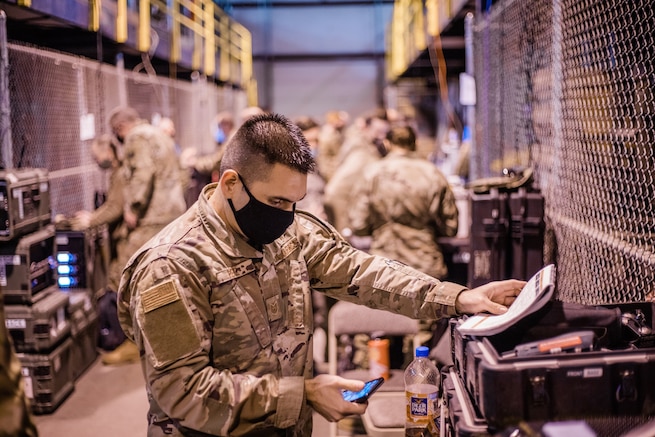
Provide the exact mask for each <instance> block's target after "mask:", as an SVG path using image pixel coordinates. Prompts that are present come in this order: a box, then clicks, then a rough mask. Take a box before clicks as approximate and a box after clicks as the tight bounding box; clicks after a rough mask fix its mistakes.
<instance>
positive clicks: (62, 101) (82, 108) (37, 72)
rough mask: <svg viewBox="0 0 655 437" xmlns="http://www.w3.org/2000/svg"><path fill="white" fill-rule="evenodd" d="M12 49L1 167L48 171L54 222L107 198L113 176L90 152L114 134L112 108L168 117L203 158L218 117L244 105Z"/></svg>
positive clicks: (202, 86) (233, 98)
mask: <svg viewBox="0 0 655 437" xmlns="http://www.w3.org/2000/svg"><path fill="white" fill-rule="evenodd" d="M7 47H8V59H9V68H8V74H7V76H8V78H9V80H8V84H9V100H10V118H11V136H12V141H11V143H12V144H11V147H9V148H7V149H3V154H4V155H5V156H2V157H1V158H2V165H3V166H5V167H7V168H19V167H40V168H46V169H48V172H49V177H50V182H51V202H52V208H53V211H52V212H53V215H55V214H63V215H70V214H72V213H74V212H75V211H77V210H81V209H87V210H90V209H93V208H94V198H95V193H96V192H97V191H100V192H104V191H106V188H107V187H106V185H107V183H108V181H107V177H108V175H107V174H105V172H103V171H102V170H100V169H99V168H98V166H97V165H96V164H95V162H94V161H93V159H92V157H91V154H90V150H91V142H92V140H93V137H95V136H97V135H100V134H102V133H107V132H109V127H108V120H107V118H108V116H109V114H110V112H111V110H112V109H113V108H114V107H116V106H118V105H129V106H133V107H134V108H136V109H137V110H138V111H139V113H140V115H141V117H142V118H144V119H147V120H150V121H157V120H158V119H159V118H160V117H170V118H171V119H172V120H173V121H174V123H175V126H176V130H177V134H176V141H177V142H178V143H179V144H180V146H181V147H182V148H183V149H184V148H186V147H191V146H193V147H196V148H197V149H198V150H199V152H200V153H201V154H202V153H210V152H212V151H213V149H214V147H215V143H214V141H213V136H212V121H213V119H214V117H215V115H216V114H217V113H218V112H219V111H222V110H230V111H232V112H233V113H235V114H237V113H238V112H239V110H240V109H242V108H243V107H245V105H246V98H245V94H244V93H243V91H240V90H236V89H233V88H229V87H227V88H221V87H218V86H216V85H214V84H212V83H209V82H207V81H206V80H203V79H202V78H198V80H195V81H192V82H186V81H181V80H174V79H170V78H166V77H161V76H153V75H148V74H146V73H145V72H144V71H125V70H123V69H121V68H119V67H115V66H110V65H107V64H101V63H99V62H96V61H93V60H89V59H86V58H82V57H78V56H71V55H68V54H64V53H59V52H55V51H50V50H44V49H42V48H38V47H34V46H30V45H25V44H22V43H13V42H11V43H8V44H7ZM3 92H4V91H3ZM7 150H9V151H10V153H7ZM9 154H10V156H6V155H9Z"/></svg>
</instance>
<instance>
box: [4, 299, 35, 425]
mask: <svg viewBox="0 0 655 437" xmlns="http://www.w3.org/2000/svg"><path fill="white" fill-rule="evenodd" d="M3 301H4V299H3V296H2V289H0V436H3V437H36V436H37V435H38V433H37V430H36V427H35V426H34V422H33V421H32V416H31V414H30V405H29V402H28V399H27V395H26V394H25V381H24V379H23V374H22V373H21V364H20V361H19V360H18V357H16V354H15V353H14V345H13V343H12V341H11V337H10V335H9V331H8V330H7V327H6V326H5V308H4V302H3Z"/></svg>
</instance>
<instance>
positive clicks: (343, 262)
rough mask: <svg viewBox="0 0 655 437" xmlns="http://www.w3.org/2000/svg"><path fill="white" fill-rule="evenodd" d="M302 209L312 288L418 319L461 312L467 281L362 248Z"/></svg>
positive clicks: (299, 227)
mask: <svg viewBox="0 0 655 437" xmlns="http://www.w3.org/2000/svg"><path fill="white" fill-rule="evenodd" d="M297 215H298V216H299V220H298V221H297V230H298V237H299V238H300V240H301V244H302V246H303V255H304V256H305V259H306V261H307V267H308V269H309V273H310V276H311V278H310V280H311V283H312V289H315V290H318V291H321V292H324V293H326V294H327V295H329V296H332V297H334V298H336V299H340V300H346V301H350V302H354V303H359V304H363V305H366V306H369V307H372V308H380V309H386V310H389V311H392V312H395V313H399V314H404V315H406V316H408V317H412V318H415V319H438V318H441V317H450V316H455V315H457V312H456V310H455V300H456V299H457V296H458V295H459V293H461V292H462V291H464V290H466V287H464V286H462V285H459V284H455V283H452V282H442V281H439V280H438V279H435V278H433V277H431V276H429V275H426V274H424V273H421V272H419V271H418V270H415V269H413V268H411V267H409V266H407V265H405V264H402V263H400V262H398V261H393V260H390V259H386V258H383V257H379V256H373V255H369V254H367V253H365V252H363V251H360V250H357V249H355V248H353V247H351V246H350V245H349V244H348V243H346V242H345V241H344V240H343V238H341V237H340V236H339V235H338V233H337V232H336V231H335V230H334V228H332V227H331V226H330V225H328V224H325V223H323V222H321V221H320V220H318V219H316V218H315V217H312V216H307V215H305V214H303V213H302V212H299V213H297Z"/></svg>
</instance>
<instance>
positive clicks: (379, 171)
mask: <svg viewBox="0 0 655 437" xmlns="http://www.w3.org/2000/svg"><path fill="white" fill-rule="evenodd" d="M385 145H386V147H388V148H389V153H388V154H387V155H386V156H385V157H384V158H383V159H382V160H380V161H376V162H374V163H371V164H370V165H369V166H368V167H367V168H366V172H365V174H364V180H363V182H362V183H361V184H360V185H359V186H358V187H357V188H358V189H357V190H356V195H355V197H354V198H353V199H354V207H353V208H352V209H351V210H350V224H351V226H352V231H353V233H354V234H355V235H360V236H367V235H371V236H372V237H373V238H372V240H371V248H370V250H369V252H370V253H373V254H375V255H381V256H385V257H387V258H391V259H395V260H398V261H402V262H404V263H405V264H407V265H409V266H412V267H414V268H415V269H417V270H420V271H422V272H423V273H427V274H428V275H431V276H434V277H435V278H437V279H443V278H445V277H446V274H447V272H448V271H447V268H446V263H445V262H444V258H443V253H442V252H441V248H440V247H439V245H438V244H437V238H438V237H453V236H455V235H456V234H457V216H458V214H457V205H456V204H455V195H454V194H453V191H452V190H451V189H450V185H448V181H447V180H446V177H445V176H444V175H443V174H442V173H441V171H439V169H438V168H437V167H435V166H434V165H433V164H432V163H430V162H429V161H427V160H425V159H423V158H421V157H419V156H416V155H414V154H413V152H415V151H416V135H415V134H414V130H413V129H412V128H411V127H410V126H396V127H393V128H391V130H389V132H388V133H387V136H386V140H385Z"/></svg>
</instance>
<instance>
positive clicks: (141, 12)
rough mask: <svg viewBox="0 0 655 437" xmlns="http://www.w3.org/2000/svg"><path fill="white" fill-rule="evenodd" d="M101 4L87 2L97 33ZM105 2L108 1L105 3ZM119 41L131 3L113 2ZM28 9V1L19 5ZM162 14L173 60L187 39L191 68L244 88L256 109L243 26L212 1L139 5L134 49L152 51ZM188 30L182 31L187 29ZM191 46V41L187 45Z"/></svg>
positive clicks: (124, 37) (147, 0) (154, 0)
mask: <svg viewBox="0 0 655 437" xmlns="http://www.w3.org/2000/svg"><path fill="white" fill-rule="evenodd" d="M101 1H102V0H89V30H92V31H98V29H99V23H100V21H101V17H100V14H102V13H103V10H102V8H101V6H100V4H101ZM105 1H107V0H105ZM114 1H115V3H116V7H115V15H116V17H115V22H116V27H115V37H114V38H115V40H116V41H117V42H120V43H124V42H126V41H128V29H129V19H130V8H129V6H128V1H127V0H114ZM21 2H22V3H23V4H27V3H29V2H30V1H29V0H21ZM153 10H156V11H158V13H159V14H162V16H163V17H164V19H165V21H166V22H167V23H168V30H169V32H170V52H169V53H168V56H169V61H170V62H173V63H178V62H180V60H181V59H182V45H183V38H185V37H186V38H191V39H192V42H193V43H192V47H193V51H192V54H191V68H192V69H194V70H198V71H200V72H202V73H203V74H205V75H206V76H208V77H216V78H217V79H218V80H220V81H222V82H227V83H232V84H235V85H240V86H241V87H242V88H244V89H245V91H246V92H247V95H248V103H249V104H251V105H256V104H257V92H256V82H255V80H254V78H253V66H252V37H251V34H250V32H249V31H248V30H247V29H246V28H245V27H244V26H242V25H241V24H239V23H237V22H235V21H234V20H232V19H231V18H230V17H228V15H227V14H226V13H225V12H224V11H223V10H222V9H221V8H219V7H218V6H216V5H215V4H214V2H213V1H212V0H139V2H138V10H134V11H132V15H134V14H136V15H137V25H136V32H137V34H136V48H137V49H138V50H139V51H141V52H144V53H145V52H148V51H149V50H150V49H151V44H152V42H151V13H152V11H153ZM183 29H184V30H183ZM187 42H188V41H187Z"/></svg>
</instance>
